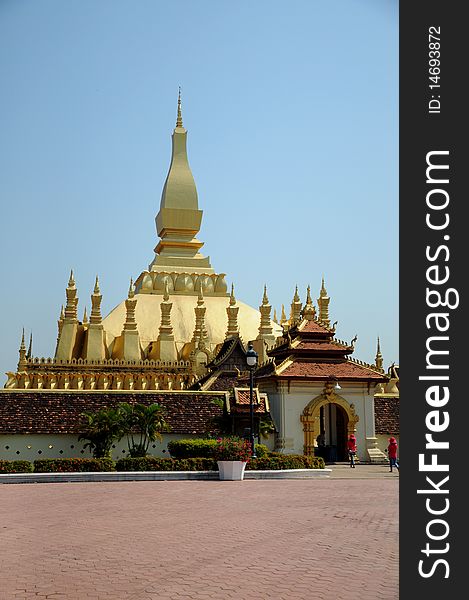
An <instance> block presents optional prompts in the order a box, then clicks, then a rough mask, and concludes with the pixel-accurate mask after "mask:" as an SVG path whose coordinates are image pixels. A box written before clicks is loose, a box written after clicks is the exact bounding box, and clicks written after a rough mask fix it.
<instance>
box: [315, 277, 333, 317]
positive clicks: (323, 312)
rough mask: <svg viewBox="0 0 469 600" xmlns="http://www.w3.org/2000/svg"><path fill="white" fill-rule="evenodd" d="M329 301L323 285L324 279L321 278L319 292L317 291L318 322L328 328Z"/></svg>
mask: <svg viewBox="0 0 469 600" xmlns="http://www.w3.org/2000/svg"><path fill="white" fill-rule="evenodd" d="M330 301H331V299H330V298H329V296H328V295H327V291H326V287H325V285H324V277H323V278H322V283H321V290H320V291H319V298H318V307H319V320H320V321H321V322H322V323H324V325H326V327H329V325H330V322H331V321H330V319H329V302H330Z"/></svg>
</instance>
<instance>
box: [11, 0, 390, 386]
mask: <svg viewBox="0 0 469 600" xmlns="http://www.w3.org/2000/svg"><path fill="white" fill-rule="evenodd" d="M0 81H1V88H2V91H1V95H0V107H1V110H0V132H1V133H0V170H1V172H0V198H1V206H2V213H1V232H2V235H1V238H0V239H1V241H0V244H1V247H0V250H1V257H2V260H1V274H0V276H1V281H2V294H1V296H0V302H1V306H0V308H1V311H0V314H1V338H2V342H1V345H0V352H1V355H0V373H4V372H5V371H7V370H15V368H16V364H17V361H18V346H19V342H20V336H21V330H22V328H23V327H24V328H25V330H26V334H27V336H28V337H29V333H30V332H31V331H32V332H33V339H34V341H33V353H34V355H35V356H52V355H53V353H54V350H55V341H56V336H57V318H58V316H59V311H60V306H61V304H63V303H64V301H65V287H66V284H67V281H68V277H69V273H70V269H71V268H73V269H74V272H75V278H76V281H77V286H78V295H79V298H80V302H79V316H80V318H81V315H82V314H83V308H84V306H85V305H86V306H87V307H88V312H89V306H90V294H91V292H92V288H93V285H94V278H95V276H96V274H99V277H100V283H101V291H102V293H103V303H102V309H103V314H107V313H108V312H109V311H110V310H111V309H112V308H113V307H114V306H115V305H117V304H118V303H119V302H121V301H122V300H123V299H124V298H125V297H126V295H127V290H128V286H129V278H130V277H131V276H133V277H134V278H135V277H137V276H138V275H139V274H140V272H141V271H142V270H143V269H145V268H147V267H148V264H149V263H150V262H151V260H152V259H153V256H154V253H153V248H154V247H155V245H156V242H157V238H156V231H155V224H154V217H155V215H156V213H157V211H158V209H159V203H160V197H161V190H162V187H163V183H164V180H165V177H166V173H167V170H168V166H169V160H170V152H171V132H172V129H173V127H174V125H175V119H176V104H177V91H178V86H179V85H180V86H181V88H182V98H183V118H184V125H185V127H186V128H187V129H188V132H189V133H188V136H189V137H188V150H189V161H190V164H191V168H192V172H193V174H194V178H195V181H196V184H197V189H198V193H199V206H200V208H201V209H202V210H203V211H204V217H203V223H202V230H201V232H200V234H199V236H198V237H199V239H201V240H202V241H204V242H205V246H204V248H203V249H202V252H203V253H204V254H206V255H209V256H210V257H211V261H212V266H213V267H214V268H215V269H216V271H217V272H223V273H226V274H227V280H228V282H229V283H230V282H232V281H233V282H234V283H235V286H236V295H237V297H238V298H239V299H241V300H243V301H244V302H247V303H248V304H251V305H253V306H258V305H259V303H260V301H261V298H262V291H263V285H264V283H266V284H267V287H268V294H269V299H270V301H271V303H272V304H273V306H274V307H275V308H277V312H278V313H279V312H280V307H281V304H282V303H284V304H285V305H286V306H288V310H289V304H290V302H291V299H292V296H293V292H294V288H295V285H296V284H298V286H299V290H300V293H301V297H302V300H304V298H305V290H306V286H307V285H308V284H310V285H311V288H312V292H313V297H314V298H317V297H318V292H319V288H320V284H321V277H322V275H324V276H325V279H326V288H327V290H328V293H329V295H330V296H331V304H330V314H331V318H332V320H333V321H335V320H338V322H339V323H338V328H337V337H338V338H340V339H343V340H350V339H351V338H352V337H354V335H355V334H358V342H357V344H356V352H355V355H354V356H355V357H356V358H359V359H361V360H365V361H370V362H371V361H373V360H374V356H375V353H376V337H377V335H379V336H380V338H381V348H382V352H383V355H384V360H385V366H388V365H389V364H390V363H391V362H392V361H396V362H398V360H399V356H398V3H397V1H392V0H379V1H377V0H330V1H327V2H325V1H322V0H292V1H291V2H285V1H282V2H280V1H276V0H269V1H267V0H265V1H260V0H256V1H254V2H252V1H248V0H241V1H238V2H229V1H228V0H223V1H215V0H199V1H197V2H193V1H189V0H179V1H178V2H170V1H169V0H166V1H163V0H161V1H156V0H139V1H138V2H135V1H131V0H69V1H67V2H63V1H62V0H41V1H40V2H38V1H35V0H1V1H0ZM4 380H5V379H2V385H3V382H4Z"/></svg>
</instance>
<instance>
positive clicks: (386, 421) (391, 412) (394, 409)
mask: <svg viewBox="0 0 469 600" xmlns="http://www.w3.org/2000/svg"><path fill="white" fill-rule="evenodd" d="M375 428H376V433H377V434H381V435H399V398H375Z"/></svg>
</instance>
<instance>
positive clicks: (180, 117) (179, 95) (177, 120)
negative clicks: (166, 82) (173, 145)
mask: <svg viewBox="0 0 469 600" xmlns="http://www.w3.org/2000/svg"><path fill="white" fill-rule="evenodd" d="M176 127H182V112H181V86H179V94H178V116H177V119H176Z"/></svg>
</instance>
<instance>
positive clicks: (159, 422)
mask: <svg viewBox="0 0 469 600" xmlns="http://www.w3.org/2000/svg"><path fill="white" fill-rule="evenodd" d="M119 409H120V413H121V419H122V424H123V430H124V432H125V435H127V445H128V448H129V454H130V456H132V457H137V456H146V454H147V452H148V447H149V446H150V443H151V442H155V441H156V440H158V441H161V439H162V436H161V432H162V431H168V430H169V426H168V424H167V423H166V420H165V418H164V412H165V411H164V408H163V406H161V404H156V403H155V404H150V405H149V406H146V405H145V404H139V403H135V404H128V403H127V402H123V403H121V404H120V405H119Z"/></svg>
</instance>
